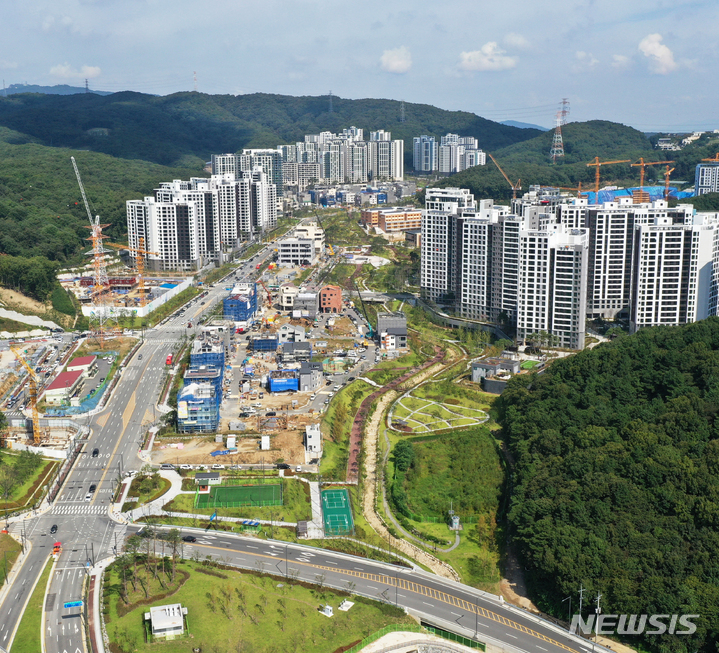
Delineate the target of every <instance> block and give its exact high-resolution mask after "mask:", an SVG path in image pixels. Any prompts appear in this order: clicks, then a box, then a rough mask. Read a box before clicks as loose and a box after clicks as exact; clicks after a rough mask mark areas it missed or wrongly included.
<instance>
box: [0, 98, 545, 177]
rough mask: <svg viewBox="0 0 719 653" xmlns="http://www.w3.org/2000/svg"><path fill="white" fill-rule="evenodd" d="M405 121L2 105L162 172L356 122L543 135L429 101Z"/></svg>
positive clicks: (510, 138)
mask: <svg viewBox="0 0 719 653" xmlns="http://www.w3.org/2000/svg"><path fill="white" fill-rule="evenodd" d="M405 116H406V120H405V122H400V103H399V102H398V101H396V100H382V99H365V100H346V99H343V98H338V97H334V98H333V111H332V113H329V102H328V98H327V97H326V96H320V97H312V96H304V97H292V96H287V95H269V94H263V93H255V94H251V95H238V96H233V95H205V94H201V93H175V94H173V95H168V96H163V97H156V96H152V95H144V94H142V93H133V92H124V93H115V94H113V95H108V96H99V95H94V94H91V93H88V94H79V95H65V96H60V95H38V94H19V95H12V96H10V97H7V98H0V125H2V126H5V127H8V128H10V129H12V130H14V131H16V132H19V133H21V134H25V135H26V136H30V137H32V138H34V139H36V140H37V141H38V142H40V143H42V144H43V145H50V146H54V147H58V146H60V147H70V148H76V149H90V150H93V151H96V152H103V153H106V154H111V155H112V156H115V157H122V158H130V159H144V160H147V161H152V162H155V163H160V164H163V165H188V164H189V165H194V164H196V163H199V162H203V161H207V160H208V159H209V157H210V155H211V154H213V153H220V152H236V151H238V150H240V149H242V148H243V147H275V146H277V145H279V144H281V143H290V142H295V141H298V140H300V141H301V140H303V138H304V135H305V134H309V133H318V132H320V131H327V130H329V131H339V130H342V129H343V128H345V127H349V126H351V125H355V126H357V127H362V128H364V129H365V130H366V131H370V130H377V129H385V130H391V132H392V136H393V138H401V139H404V140H405V153H406V156H407V158H408V159H409V160H411V142H412V138H413V137H414V136H419V135H421V134H428V135H435V136H440V135H443V134H446V133H447V132H450V131H451V132H455V133H459V134H460V135H462V136H475V137H476V138H478V139H479V142H480V146H481V147H483V148H485V149H489V150H496V149H498V148H501V147H506V146H508V145H511V144H513V143H516V142H519V141H523V140H526V139H529V138H532V137H533V136H535V135H537V134H539V133H540V132H539V130H533V129H519V128H517V127H509V126H506V125H501V124H499V123H496V122H493V121H490V120H485V119H484V118H480V117H479V116H476V115H475V114H473V113H469V112H466V111H444V110H442V109H438V108H436V107H432V106H429V105H426V104H410V103H406V104H405Z"/></svg>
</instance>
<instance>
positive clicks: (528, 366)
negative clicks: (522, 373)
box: [519, 361, 539, 370]
mask: <svg viewBox="0 0 719 653" xmlns="http://www.w3.org/2000/svg"><path fill="white" fill-rule="evenodd" d="M537 365H539V361H524V362H523V363H522V364H521V365H520V366H519V367H521V368H522V369H523V370H531V369H534V368H535V367H537Z"/></svg>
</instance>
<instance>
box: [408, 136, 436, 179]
mask: <svg viewBox="0 0 719 653" xmlns="http://www.w3.org/2000/svg"><path fill="white" fill-rule="evenodd" d="M412 141H413V142H412V145H413V150H412V167H413V168H414V169H415V171H416V172H434V171H435V170H437V168H438V163H439V152H438V151H437V142H436V141H435V140H434V136H426V135H425V136H415V138H414V139H412Z"/></svg>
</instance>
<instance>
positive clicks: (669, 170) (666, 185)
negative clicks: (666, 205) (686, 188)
mask: <svg viewBox="0 0 719 653" xmlns="http://www.w3.org/2000/svg"><path fill="white" fill-rule="evenodd" d="M672 172H674V168H670V167H669V166H667V169H666V170H665V171H664V199H665V200H668V199H669V176H670V175H671V174H672Z"/></svg>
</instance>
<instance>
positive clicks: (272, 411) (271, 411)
mask: <svg viewBox="0 0 719 653" xmlns="http://www.w3.org/2000/svg"><path fill="white" fill-rule="evenodd" d="M276 415H277V411H275V410H269V411H267V412H266V413H265V417H275V416H276Z"/></svg>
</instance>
